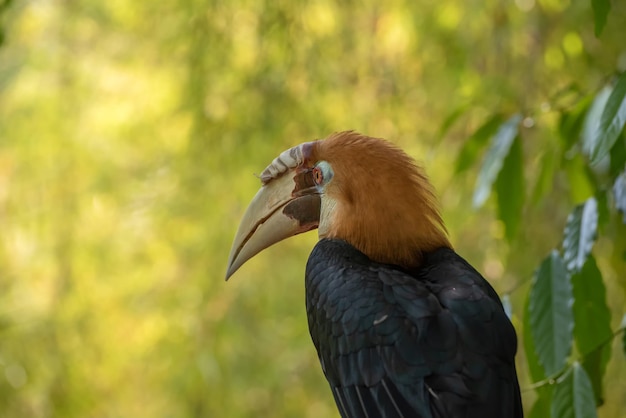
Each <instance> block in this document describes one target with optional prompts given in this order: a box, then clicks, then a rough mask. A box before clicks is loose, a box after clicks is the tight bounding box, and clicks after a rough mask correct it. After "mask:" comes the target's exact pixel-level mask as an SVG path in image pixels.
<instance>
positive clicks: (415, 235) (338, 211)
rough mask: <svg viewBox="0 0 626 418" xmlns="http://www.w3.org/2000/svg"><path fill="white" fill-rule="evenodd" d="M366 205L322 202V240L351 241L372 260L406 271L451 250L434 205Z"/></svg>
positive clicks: (422, 201) (374, 201)
mask: <svg viewBox="0 0 626 418" xmlns="http://www.w3.org/2000/svg"><path fill="white" fill-rule="evenodd" d="M366 200H367V201H366V202H361V203H358V202H355V203H354V204H349V203H346V202H339V203H337V202H332V201H330V202H326V203H324V202H323V203H322V219H324V216H328V217H332V218H331V220H330V222H322V223H321V224H320V231H319V232H320V238H324V237H325V238H339V239H343V240H345V241H347V242H348V243H350V244H351V245H352V246H354V247H355V248H357V249H358V250H359V251H361V252H362V253H364V254H365V255H367V256H368V257H369V258H370V259H371V260H374V261H376V262H379V263H385V264H395V265H398V266H401V267H404V268H406V269H413V268H416V267H419V266H420V265H421V263H422V259H423V255H424V254H425V253H427V252H431V251H433V250H436V249H438V248H442V247H446V248H451V245H450V241H449V240H448V238H447V235H446V231H445V227H444V226H443V222H442V219H441V216H440V215H439V212H438V211H437V209H436V207H435V206H434V202H432V201H431V200H429V199H424V198H420V196H417V197H416V198H413V199H411V198H408V199H407V198H406V196H405V197H404V199H403V200H400V201H397V200H396V201H395V202H396V203H395V204H394V203H393V202H394V200H386V199H380V198H379V199H366Z"/></svg>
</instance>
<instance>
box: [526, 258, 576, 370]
mask: <svg viewBox="0 0 626 418" xmlns="http://www.w3.org/2000/svg"><path fill="white" fill-rule="evenodd" d="M572 301H573V295H572V286H571V284H570V281H569V275H568V272H567V269H566V268H565V264H564V262H563V260H562V259H561V257H560V256H559V253H558V252H557V251H556V250H552V253H550V255H549V256H548V257H546V259H545V260H544V261H543V262H542V263H541V265H540V266H539V269H538V270H537V272H536V273H535V276H534V277H533V284H532V287H531V289H530V304H529V309H530V325H531V332H532V336H533V341H534V343H535V348H536V350H537V357H538V358H539V362H540V363H541V365H542V366H543V368H544V371H545V374H546V375H547V376H550V375H552V374H554V373H556V372H558V371H559V370H561V368H563V366H564V365H565V360H566V359H567V357H568V356H569V354H570V351H571V349H572V340H573V336H572V329H573V326H574V318H573V314H572Z"/></svg>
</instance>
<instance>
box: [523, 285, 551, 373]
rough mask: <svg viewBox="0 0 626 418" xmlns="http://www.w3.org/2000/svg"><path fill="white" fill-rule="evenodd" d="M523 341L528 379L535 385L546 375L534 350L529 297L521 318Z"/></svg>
mask: <svg viewBox="0 0 626 418" xmlns="http://www.w3.org/2000/svg"><path fill="white" fill-rule="evenodd" d="M523 327H524V333H523V336H524V338H523V340H524V352H525V353H526V364H527V365H528V371H529V372H530V379H531V381H532V382H533V383H537V382H539V381H540V380H543V379H545V378H546V374H545V372H544V370H543V367H542V366H541V364H539V358H538V357H537V350H536V349H535V342H534V340H533V334H532V332H531V328H532V327H531V325H530V297H528V299H527V300H526V304H525V305H524V317H523Z"/></svg>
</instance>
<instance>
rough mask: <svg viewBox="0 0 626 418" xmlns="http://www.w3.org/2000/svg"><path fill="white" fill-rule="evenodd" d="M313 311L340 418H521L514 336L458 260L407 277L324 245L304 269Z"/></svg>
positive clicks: (443, 260)
mask: <svg viewBox="0 0 626 418" xmlns="http://www.w3.org/2000/svg"><path fill="white" fill-rule="evenodd" d="M306 307H307V315H308V322H309V329H310V333H311V337H312V339H313V342H314V344H315V347H316V348H317V352H318V356H319V359H320V362H321V365H322V369H323V371H324V374H325V375H326V378H327V379H328V382H329V384H330V387H331V390H332V393H333V396H334V398H335V401H336V403H337V407H338V409H339V411H340V413H341V415H342V417H350V418H356V417H369V418H373V417H421V418H438V417H455V418H464V417H467V418H469V417H477V418H478V417H480V418H492V417H493V418H496V417H497V418H503V417H512V418H517V417H522V406H521V399H520V391H519V384H518V381H517V376H516V371H515V362H514V356H515V352H516V348H517V338H516V335H515V330H514V329H513V326H512V324H511V322H510V321H509V319H508V318H507V316H506V314H505V312H504V310H503V308H502V304H501V302H500V300H499V298H498V295H497V294H496V292H495V291H494V290H493V288H492V287H491V285H490V284H489V283H488V282H487V281H486V280H485V279H484V278H483V277H482V276H481V275H480V274H479V273H478V272H477V271H476V270H475V269H474V268H472V266H471V265H469V264H468V263H467V262H466V261H465V260H464V259H463V258H461V257H460V256H459V255H457V254H456V253H455V252H454V251H453V250H451V249H449V248H440V249H438V250H434V251H432V252H430V253H426V254H424V255H423V258H422V263H421V265H420V267H418V268H416V269H414V270H413V271H405V270H403V269H401V268H399V267H397V266H393V265H385V264H380V263H376V262H373V261H371V260H370V259H369V258H368V257H367V256H366V255H365V254H363V253H361V252H360V251H358V250H357V249H355V248H354V247H353V246H351V245H350V244H348V243H347V242H345V241H342V240H339V239H322V240H320V241H319V242H318V244H317V245H316V246H315V248H314V250H313V252H312V253H311V256H310V257H309V261H308V263H307V267H306Z"/></svg>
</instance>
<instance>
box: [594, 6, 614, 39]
mask: <svg viewBox="0 0 626 418" xmlns="http://www.w3.org/2000/svg"><path fill="white" fill-rule="evenodd" d="M591 7H592V8H593V21H594V23H595V30H594V32H595V34H596V38H597V37H599V36H600V34H601V33H602V30H603V29H604V25H606V18H607V17H608V15H609V10H611V2H610V0H591Z"/></svg>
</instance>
